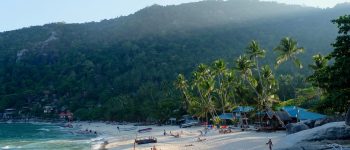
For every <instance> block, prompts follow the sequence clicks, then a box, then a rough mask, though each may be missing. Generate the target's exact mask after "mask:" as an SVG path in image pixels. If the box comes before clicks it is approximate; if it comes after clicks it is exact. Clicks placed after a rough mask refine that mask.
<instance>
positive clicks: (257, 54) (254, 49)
mask: <svg viewBox="0 0 350 150" xmlns="http://www.w3.org/2000/svg"><path fill="white" fill-rule="evenodd" d="M246 53H247V55H248V56H249V58H250V60H252V61H253V63H254V64H255V69H256V71H257V72H258V77H259V84H260V86H261V87H264V85H263V82H262V78H261V74H260V68H259V58H263V57H265V50H263V49H261V48H260V46H259V44H258V42H257V41H254V40H253V41H252V42H250V44H249V46H248V47H247V50H246ZM261 90H262V91H261V94H262V96H264V95H266V93H265V89H264V88H262V89H261Z"/></svg>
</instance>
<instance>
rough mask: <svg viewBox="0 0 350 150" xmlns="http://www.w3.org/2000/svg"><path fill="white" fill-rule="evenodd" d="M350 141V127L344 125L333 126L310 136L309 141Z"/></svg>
mask: <svg viewBox="0 0 350 150" xmlns="http://www.w3.org/2000/svg"><path fill="white" fill-rule="evenodd" d="M346 139H350V127H349V126H345V125H344V124H343V125H338V126H332V127H328V128H324V129H323V130H319V131H318V132H315V133H314V134H312V136H310V138H309V139H308V141H319V140H346Z"/></svg>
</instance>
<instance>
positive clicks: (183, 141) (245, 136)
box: [73, 122, 286, 150]
mask: <svg viewBox="0 0 350 150" xmlns="http://www.w3.org/2000/svg"><path fill="white" fill-rule="evenodd" d="M73 126H74V127H75V126H79V127H80V129H81V130H85V129H89V130H90V129H91V130H93V131H97V133H98V137H97V138H96V139H97V140H96V141H95V142H96V143H95V145H94V142H92V144H93V145H92V147H95V149H98V148H101V147H104V148H106V149H108V150H129V149H133V147H134V140H135V138H136V137H137V138H140V137H155V138H156V139H157V143H152V144H143V145H137V144H136V145H135V146H136V149H137V150H143V149H145V150H150V149H151V148H152V147H153V146H155V147H156V148H157V149H162V150H168V149H169V150H173V149H174V150H178V149H180V150H181V149H184V150H186V149H198V150H202V149H220V150H230V149H232V148H233V147H234V149H237V150H255V149H267V145H266V142H267V141H268V140H269V139H272V141H273V142H278V141H279V139H281V138H282V137H284V136H286V133H285V132H284V131H276V132H271V133H268V132H256V131H244V132H242V131H240V130H239V129H234V130H233V133H228V134H220V133H219V130H218V129H211V130H209V131H208V133H207V134H206V135H203V136H201V132H200V131H202V132H203V129H204V127H202V126H195V127H190V128H179V127H178V126H155V125H152V126H136V128H135V129H134V130H130V131H118V129H117V127H119V128H120V129H122V128H131V127H135V126H134V124H128V125H112V124H106V123H102V122H90V123H88V122H77V123H73ZM145 128H152V130H151V131H150V132H145V133H138V132H137V131H138V130H139V129H145ZM164 130H165V131H166V132H167V135H164ZM170 131H171V133H172V134H174V135H175V134H179V137H178V138H176V137H175V136H171V135H170ZM203 133H204V132H203ZM198 137H199V138H200V139H201V140H202V141H198ZM104 141H107V142H108V144H107V143H104Z"/></svg>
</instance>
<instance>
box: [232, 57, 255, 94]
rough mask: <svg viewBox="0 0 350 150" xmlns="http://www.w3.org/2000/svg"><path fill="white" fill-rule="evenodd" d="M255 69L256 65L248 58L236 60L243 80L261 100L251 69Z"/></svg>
mask: <svg viewBox="0 0 350 150" xmlns="http://www.w3.org/2000/svg"><path fill="white" fill-rule="evenodd" d="M252 67H254V63H253V62H252V61H251V60H250V59H249V58H248V57H247V56H246V55H243V56H239V57H238V59H237V60H236V69H237V70H238V71H239V72H240V74H241V76H242V77H243V80H244V81H246V82H247V83H248V84H249V85H250V86H251V88H252V89H253V90H254V92H255V94H256V95H257V96H258V99H259V98H260V95H259V93H258V91H257V90H256V86H257V84H256V80H255V79H254V77H253V74H252V70H251V68H252Z"/></svg>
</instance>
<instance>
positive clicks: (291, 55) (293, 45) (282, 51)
mask: <svg viewBox="0 0 350 150" xmlns="http://www.w3.org/2000/svg"><path fill="white" fill-rule="evenodd" d="M274 50H275V51H276V52H278V56H277V58H276V63H275V67H276V68H277V67H278V66H279V65H280V64H282V63H284V62H286V61H288V60H292V61H293V62H294V64H295V65H296V66H297V67H298V68H303V65H302V64H301V62H300V60H299V59H298V58H297V57H296V55H298V54H299V53H302V52H304V48H303V47H298V43H297V41H295V40H293V39H292V38H290V37H285V38H283V39H282V40H281V42H280V44H279V45H278V46H277V47H276V48H275V49H274Z"/></svg>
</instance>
